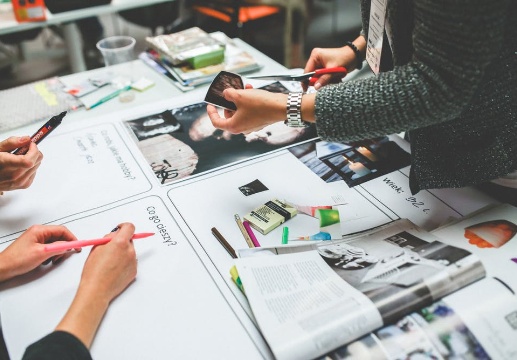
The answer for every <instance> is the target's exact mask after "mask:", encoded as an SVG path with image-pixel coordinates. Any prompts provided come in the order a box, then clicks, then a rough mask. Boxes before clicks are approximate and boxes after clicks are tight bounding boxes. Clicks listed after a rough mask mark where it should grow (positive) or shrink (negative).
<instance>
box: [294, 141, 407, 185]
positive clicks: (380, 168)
mask: <svg viewBox="0 0 517 360" xmlns="http://www.w3.org/2000/svg"><path fill="white" fill-rule="evenodd" d="M289 151H290V152H291V153H292V154H293V155H294V156H296V157H297V158H298V159H299V160H300V161H301V162H302V163H303V164H304V165H305V166H307V167H308V168H309V169H311V171H312V172H314V173H315V174H316V175H318V176H319V177H320V178H321V179H322V180H323V181H325V182H334V181H339V180H344V181H345V182H346V183H347V185H348V186H349V187H353V186H356V185H359V184H362V183H364V182H366V181H369V180H372V179H375V178H377V177H379V176H381V175H385V174H388V173H390V172H393V171H395V170H399V169H401V168H403V167H406V166H408V165H410V163H411V159H410V154H409V153H407V152H406V151H404V150H403V149H402V148H401V147H400V146H398V145H397V144H396V143H395V142H393V141H391V140H389V138H388V137H382V138H375V139H369V140H363V141H359V142H353V143H349V144H340V143H333V142H326V141H318V140H315V141H313V142H308V143H304V144H300V145H298V146H294V147H291V148H290V149H289Z"/></svg>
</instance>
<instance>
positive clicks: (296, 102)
mask: <svg viewBox="0 0 517 360" xmlns="http://www.w3.org/2000/svg"><path fill="white" fill-rule="evenodd" d="M302 96H303V93H289V95H288V96H287V120H285V122H284V123H285V124H286V125H287V126H289V127H297V128H300V127H307V126H308V125H307V123H306V122H305V121H303V120H302Z"/></svg>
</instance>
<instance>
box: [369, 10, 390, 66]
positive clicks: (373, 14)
mask: <svg viewBox="0 0 517 360" xmlns="http://www.w3.org/2000/svg"><path fill="white" fill-rule="evenodd" d="M387 2H388V0H372V3H371V6H370V23H369V26H368V41H367V42H366V61H367V62H368V65H370V68H371V69H372V71H373V72H374V73H375V74H376V75H377V74H378V73H379V69H380V65H381V53H382V42H383V39H384V27H385V21H386V4H387Z"/></svg>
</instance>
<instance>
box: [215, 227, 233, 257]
mask: <svg viewBox="0 0 517 360" xmlns="http://www.w3.org/2000/svg"><path fill="white" fill-rule="evenodd" d="M212 234H214V236H215V238H216V239H217V240H218V241H219V243H220V244H221V245H222V246H223V247H224V248H225V249H226V251H228V254H230V255H231V257H232V258H234V259H236V258H237V253H236V252H235V250H234V249H233V248H232V246H231V245H230V244H229V243H228V241H226V239H225V238H224V237H223V235H221V233H220V232H219V231H218V230H217V229H216V228H215V227H213V228H212Z"/></svg>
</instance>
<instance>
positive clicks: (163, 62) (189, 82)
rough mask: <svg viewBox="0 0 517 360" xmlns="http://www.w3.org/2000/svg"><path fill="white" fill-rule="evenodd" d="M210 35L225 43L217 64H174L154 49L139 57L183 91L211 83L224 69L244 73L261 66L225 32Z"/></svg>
mask: <svg viewBox="0 0 517 360" xmlns="http://www.w3.org/2000/svg"><path fill="white" fill-rule="evenodd" d="M209 35H210V37H211V38H213V39H215V40H216V41H218V42H219V43H221V44H224V60H223V61H222V62H220V63H218V64H215V65H209V66H204V67H199V68H193V67H192V66H191V65H189V64H188V63H179V64H173V63H171V62H170V61H169V60H168V58H166V57H163V53H161V52H156V51H154V50H153V49H150V50H147V51H146V52H145V53H144V54H143V55H142V54H141V55H139V57H140V58H141V59H142V60H144V61H145V63H146V64H148V65H150V66H151V67H153V68H154V69H155V70H157V71H159V72H161V73H163V74H165V75H166V76H168V77H170V78H172V79H174V84H175V85H177V86H178V88H180V89H181V90H183V91H187V90H190V89H192V88H195V87H196V86H199V85H203V84H207V83H210V82H211V81H212V80H213V79H214V78H215V76H216V75H217V74H218V73H219V72H220V71H222V70H224V71H229V72H235V73H239V74H244V73H248V72H252V71H256V70H259V69H260V68H261V65H260V64H259V63H258V62H257V61H256V59H255V58H254V57H253V56H252V55H251V54H250V53H248V52H247V51H245V50H244V49H242V48H241V47H239V46H238V45H237V44H235V42H234V41H233V40H232V39H230V38H229V37H228V36H226V35H225V34H224V33H222V32H219V31H218V32H213V33H210V34H209ZM157 67H159V69H157Z"/></svg>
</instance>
